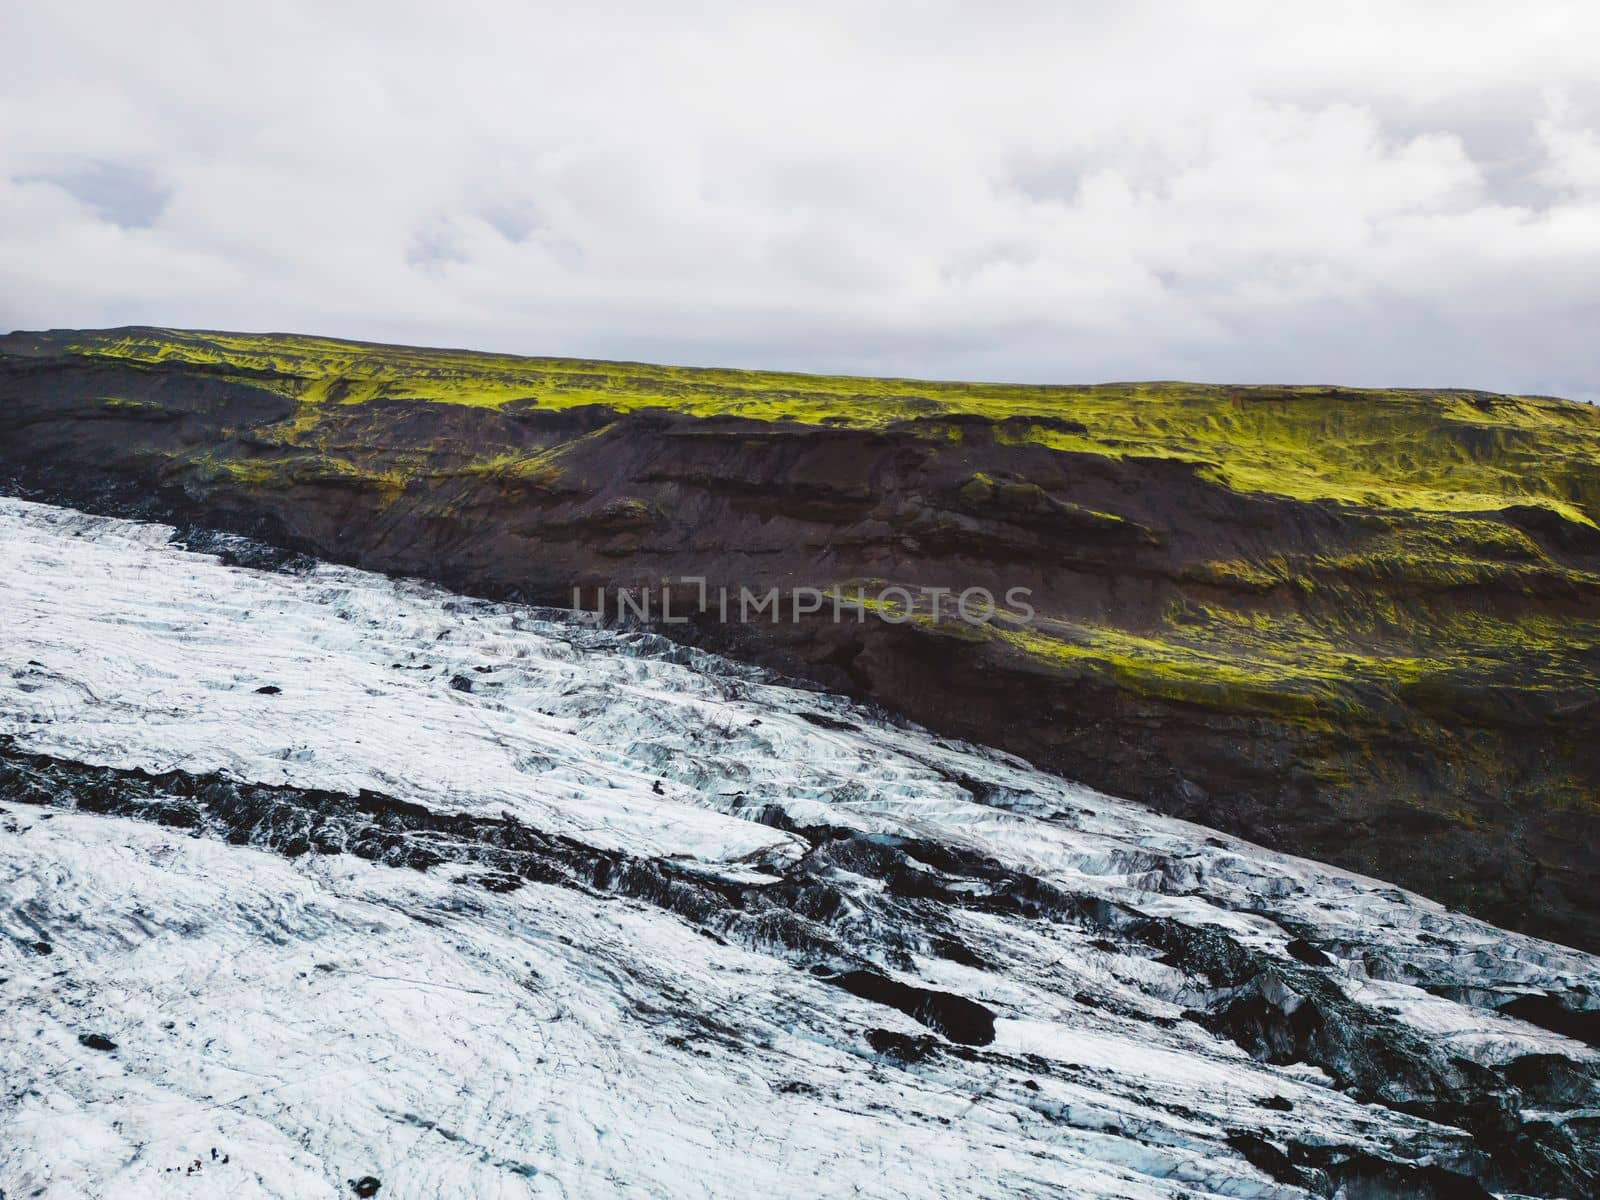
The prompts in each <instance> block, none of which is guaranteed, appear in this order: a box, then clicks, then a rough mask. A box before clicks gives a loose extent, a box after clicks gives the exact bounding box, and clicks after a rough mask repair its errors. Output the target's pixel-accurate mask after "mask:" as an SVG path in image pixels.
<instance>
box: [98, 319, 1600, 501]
mask: <svg viewBox="0 0 1600 1200" xmlns="http://www.w3.org/2000/svg"><path fill="white" fill-rule="evenodd" d="M71 348H72V349H73V350H74V351H75V352H77V353H79V354H82V355H84V356H86V357H90V358H97V359H113V360H117V361H121V362H128V363H147V364H166V365H169V366H170V365H174V364H182V365H185V366H192V367H194V368H195V369H197V370H202V371H205V372H208V373H218V374H222V375H223V376H225V377H227V378H231V379H235V380H238V381H240V382H248V383H251V384H254V385H256V386H259V387H265V388H268V389H271V390H274V391H277V392H279V393H280V394H282V395H285V396H287V397H290V398H292V399H294V400H296V401H297V402H299V404H300V405H301V411H300V412H299V414H298V415H297V417H296V419H295V422H294V426H295V429H297V430H299V431H300V432H308V431H309V430H311V429H312V428H313V427H314V426H315V425H316V424H317V422H318V421H319V419H320V417H321V415H322V410H323V409H324V408H325V407H326V406H329V405H354V404H362V403H366V402H369V401H373V400H380V399H411V400H425V401H433V402H439V403H447V404H466V405H480V406H491V407H493V406H500V405H504V404H507V403H510V402H513V401H515V402H518V403H521V404H526V405H531V406H536V407H540V408H546V409H563V408H572V407H575V406H578V405H589V404H601V405H607V406H609V407H611V408H613V409H616V410H618V411H630V410H637V409H644V408H666V409H671V410H673V411H676V412H683V413H688V414H692V415H696V416H702V417H745V418H751V419H756V420H764V421H778V420H784V421H795V422H800V423H804V424H814V425H843V426H851V427H864V426H871V427H878V426H887V425H892V424H904V425H905V426H906V427H909V428H915V429H917V430H918V431H919V432H920V433H922V434H923V435H924V436H927V437H930V438H939V439H941V440H955V439H959V438H960V437H961V436H962V432H961V426H960V425H959V424H958V423H956V422H953V421H948V420H941V418H953V417H974V416H975V417H983V418H988V419H989V420H991V421H993V422H996V424H995V425H994V426H993V436H995V437H996V438H997V439H1000V440H1006V441H1012V442H1019V443H1033V444H1038V445H1041V446H1045V447H1049V448H1050V449H1053V450H1057V451H1060V452H1063V453H1072V454H1094V455H1104V456H1114V457H1153V458H1163V459H1173V460H1178V461H1182V462H1186V463H1190V464H1193V465H1194V467H1195V468H1196V469H1197V470H1198V471H1199V472H1201V473H1202V474H1203V475H1204V476H1205V477H1206V478H1208V479H1211V480H1213V481H1215V482H1217V483H1219V484H1222V485H1224V486H1226V487H1229V488H1232V489H1234V490H1237V491H1242V492H1260V493H1268V494H1272V495H1281V496H1291V497H1296V498H1300V499H1308V500H1332V501H1338V502H1341V503H1346V504H1352V505H1359V506H1363V507H1371V508H1385V509H1391V510H1399V511H1406V512H1415V513H1473V512H1494V511H1497V510H1500V509H1504V508H1506V507H1509V506H1512V505H1532V506H1537V507H1540V508H1543V509H1546V510H1548V511H1550V512H1552V513H1555V514H1558V515H1559V516H1560V517H1561V518H1563V519H1564V520H1566V521H1568V522H1571V523H1573V524H1578V525H1585V526H1594V524H1595V519H1594V514H1596V513H1597V512H1600V471H1597V470H1596V465H1597V464H1600V412H1597V411H1596V410H1594V409H1592V408H1590V407H1589V406H1586V405H1581V404H1572V403H1568V402H1565V401H1560V400H1551V399H1544V398H1537V397H1519V396H1494V395H1486V394H1482V393H1471V392H1419V391H1360V390H1351V389H1344V388H1313V387H1291V388H1285V387H1221V386H1209V385H1201V384H1185V383H1119V384H1103V385H1092V386H1072V387H1033V386H1019V385H1005V384H978V383H940V382H925V381H916V380H905V379H858V378H849V377H840V376H820V375H801V374H793V373H781V372H765V371H732V370H711V369H699V368H688V367H667V366H651V365H648V364H641V363H619V362H597V361H589V360H579V359H555V358H517V357H512V356H509V355H495V354H479V353H473V352H468V351H460V350H423V349H413V348H409V347H392V346H373V345H366V344H362V343H355V342H341V341H334V340H331V339H326V338H314V337H299V336H290V335H277V334H269V335H252V334H227V333H190V332H178V331H168V330H161V331H154V330H152V331H144V332H131V333H130V332H126V331H123V332H119V333H117V334H115V335H101V336H81V337H80V338H79V340H77V341H76V342H75V343H74V344H73V345H72V347H71ZM974 483H975V484H977V483H978V480H976V479H975V480H974ZM979 490H981V489H979Z"/></svg>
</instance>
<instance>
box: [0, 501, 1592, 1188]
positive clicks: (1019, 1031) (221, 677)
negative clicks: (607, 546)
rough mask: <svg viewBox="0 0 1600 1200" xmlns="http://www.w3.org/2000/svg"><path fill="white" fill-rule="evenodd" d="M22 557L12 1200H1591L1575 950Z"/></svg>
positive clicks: (74, 538) (646, 659) (683, 695)
mask: <svg viewBox="0 0 1600 1200" xmlns="http://www.w3.org/2000/svg"><path fill="white" fill-rule="evenodd" d="M0 548H3V558H0V561H3V563H4V568H3V570H0V847H3V853H0V1200H20V1198H22V1197H34V1196H39V1197H84V1196H104V1197H114V1198H117V1200H121V1198H123V1197H146V1196H150V1197H154V1196H170V1195H176V1194H179V1193H180V1192H181V1193H182V1194H185V1195H200V1196H226V1197H340V1196H349V1195H372V1194H376V1195H379V1196H381V1197H384V1198H385V1200H387V1198H389V1197H480V1196H481V1197H506V1198H510V1197H546V1196H549V1197H557V1196H560V1197H591V1196H612V1195H627V1196H652V1197H653V1196H661V1197H680V1196H696V1197H700V1196H705V1197H721V1196H728V1197H736V1196H737V1197H745V1196H749V1195H752V1194H759V1195H765V1196H773V1197H786V1196H795V1197H801V1196H819V1195H828V1196H834V1195H856V1196H870V1197H928V1196H950V1197H967V1196H995V1197H1017V1196H1040V1197H1043V1196H1081V1197H1123V1198H1128V1200H1134V1198H1140V1200H1143V1198H1154V1197H1203V1196H1217V1197H1223V1196H1226V1197H1291V1196H1318V1195H1320V1196H1345V1197H1350V1198H1352V1200H1353V1198H1356V1197H1377V1196H1434V1195H1437V1196H1481V1195H1503V1196H1514V1195H1527V1196H1585V1195H1595V1194H1600V1053H1597V1051H1596V1049H1595V1034H1596V1028H1597V1024H1600V961H1597V960H1596V959H1594V958H1592V957H1590V956H1588V955H1585V954H1582V953H1580V952H1578V951H1576V950H1572V949H1568V948H1564V947H1561V946H1557V945H1554V944H1550V943H1546V942H1541V941H1538V940H1536V939H1532V938H1529V937H1525V936H1521V935H1518V934H1514V933H1508V932H1505V931H1503V930H1499V929H1496V928H1493V927H1491V926H1488V925H1486V924H1484V923H1482V922H1479V921H1476V920H1474V919H1472V918H1469V917H1466V916H1463V915H1460V914H1458V913H1454V912H1450V911H1447V910H1445V909H1444V908H1442V907H1440V906H1439V905H1437V904H1435V903H1432V902H1430V901H1428V900H1426V899H1424V898H1422V897H1419V896H1416V895H1414V894H1410V893H1407V892H1405V891H1402V890H1400V889H1398V888H1395V887H1393V886H1391V885H1388V884H1385V883H1383V882H1381V881H1377V880H1373V879H1367V878H1363V877H1361V876H1357V875H1353V874H1350V873H1348V872H1344V871H1340V870H1338V869H1335V868H1332V867H1329V866H1326V865H1322V864H1318V863H1314V862H1310V861H1306V860H1303V859H1297V858H1293V857H1289V856H1285V855H1281V854H1276V853H1272V852H1270V851H1267V850H1265V849H1263V848H1261V847H1258V846H1255V845H1252V844H1249V843H1247V842H1243V841H1240V840H1238V839H1236V838H1232V837H1229V836H1226V835H1224V834H1221V833H1218V832H1216V831H1213V830H1209V829H1206V828H1203V827H1201V826H1197V825H1192V824H1188V823H1185V822H1182V821H1178V820H1174V819H1171V818H1166V817H1163V816H1160V815H1157V814H1155V813H1153V812H1152V811H1150V810H1148V809H1146V808H1144V807H1143V806H1140V805H1137V804H1134V803H1131V802H1129V801H1126V800H1121V799H1118V798H1115V797H1111V796H1107V795H1103V794H1100V793H1098V792H1095V791H1092V790H1090V789H1088V788H1085V787H1082V786H1080V785H1077V784H1074V783H1072V782H1071V781H1069V780H1066V779H1063V778H1061V777H1058V776H1055V775H1052V774H1048V773H1045V772H1042V771H1039V770H1036V769H1034V768H1033V767H1031V766H1030V765H1029V764H1027V763H1025V762H1023V761H1021V760H1019V759H1017V758H1014V757H1012V756H1009V755H1006V754H1003V753H1000V752H998V751H995V750H992V749H987V748H984V747H980V746H974V745H969V744H965V743H960V742H955V741H951V740H948V739H944V738H940V737H937V736H934V735H932V734H930V733H928V732H927V731H925V730H922V729H920V728H918V727H915V726H913V725H910V724H907V723H905V722H901V721H897V720H895V719H893V718H891V717H890V716H888V715H886V714H883V713H880V712H876V711H872V710H870V709H867V708H863V707H860V706H857V705H854V704H851V703H849V702H848V701H846V700H844V699H842V698H840V697H836V696H831V695H827V694H823V693H819V692H816V691H812V690H808V689H805V688H803V687H798V686H793V685H791V684H788V683H786V682H785V681H783V680H781V679H778V678H775V677H774V676H772V675H770V674H768V673H766V672H763V671H760V670H757V669H754V668H751V667H747V666H743V665H740V664H738V663H736V662H732V661H729V660H727V659H723V658H719V657H716V656H713V655H710V654H706V653H703V652H700V651H697V650H694V649H692V648H687V647H684V646H680V645H675V644H673V643H671V642H668V641H666V640H664V639H662V638H661V637H659V636H657V635H655V634H652V633H650V632H649V631H647V630H641V629H630V628H614V627H606V626H602V625H598V624H594V623H591V622H587V621H584V620H581V619H578V618H575V617H574V616H572V615H571V614H563V613H560V612H556V611H552V610H539V609H531V608H527V607H522V606H518V605H514V604H503V603H493V602H489V601H485V600H481V599H477V598H473V597H468V596H462V595H456V594H452V593H450V592H448V591H445V590H443V589H440V588H437V587H434V586H431V585H429V584H426V583H422V582H419V581H415V580H402V579H390V578H386V577H383V576H379V575H374V574H370V573H366V572H362V571H358V570H354V569H351V568H346V567H340V566H334V565H329V564H325V563H315V562H309V561H305V560H291V561H282V560H281V557H280V558H274V557H273V556H271V555H268V554H265V553H263V551H262V548H260V547H256V546H254V545H253V544H251V543H247V542H244V541H241V540H239V539H232V538H226V537H221V536H215V535H205V534H202V533H198V532H196V531H178V530H175V529H173V528H170V527H168V526H164V525H159V524H152V523H141V522H133V521H125V520H119V519H113V518H106V517H96V516H90V515H87V514H84V513H81V512H77V511H74V510H72V509H67V508H61V507H54V506H50V505H44V504H37V503H32V502H29V501H25V500H20V499H0ZM1130 736H1133V735H1132V734H1130Z"/></svg>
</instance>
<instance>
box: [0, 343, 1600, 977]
mask: <svg viewBox="0 0 1600 1200" xmlns="http://www.w3.org/2000/svg"><path fill="white" fill-rule="evenodd" d="M0 474H3V476H4V477H5V478H7V479H8V480H9V482H10V486H11V487H12V488H14V489H18V490H23V491H28V492H32V493H34V494H42V495H44V496H47V497H49V498H54V499H58V500H63V501H67V502H71V503H75V504H79V505H82V506H84V507H88V508H91V509H97V510H101V511H119V512H129V511H131V512H137V513H140V514H144V515H148V516H153V517H159V518H161V519H164V520H169V521H174V522H178V523H180V524H182V523H193V524H198V525H204V526H209V527H216V528H222V529H226V530H230V531H234V532H240V533H245V534H249V535H252V536H255V537H258V538H260V539H262V540H264V541H268V542H271V543H273V544H276V545H281V546H284V547H287V548H290V549H295V550H303V551H306V552H309V553H314V554H317V555H320V556H325V557H328V558H331V559H336V560H341V561H346V562H351V563H355V564H359V565H361V566H365V567H370V568H374V569H378V570H384V571H390V572H397V573H404V574H415V575H423V576H427V577H430V578H434V579H437V580H440V581H442V582H445V583H447V584H450V585H451V586H454V587H458V588H462V589H467V590H474V591H478V592H483V593H488V594H494V595H500V596H515V597H520V598H523V599H527V600H531V601H537V602H542V603H554V604H561V605H567V604H570V602H571V596H572V589H573V588H574V587H579V588H583V589H586V595H587V596H588V597H591V598H592V596H593V594H594V593H593V589H594V588H596V587H606V588H610V589H615V588H617V587H636V588H637V587H647V586H648V587H654V588H659V587H660V586H661V584H662V581H663V580H664V579H675V578H678V577H682V576H703V577H705V578H706V579H707V580H708V582H709V584H710V586H711V587H712V588H713V589H715V587H716V586H718V585H719V584H726V585H730V586H733V587H734V588H737V587H739V586H741V585H743V586H746V587H749V588H752V589H756V590H760V589H764V588H767V587H773V586H776V587H780V588H784V589H792V588H796V587H819V588H827V587H829V586H831V585H835V584H845V585H854V584H864V585H870V586H869V590H870V591H875V590H877V589H878V588H879V587H881V586H883V585H885V584H896V585H901V586H906V587H910V588H918V587H927V588H953V589H955V590H956V591H959V590H961V589H963V588H968V587H985V588H988V589H990V590H991V591H992V592H994V593H995V594H996V595H997V596H1003V595H1004V594H1005V592H1006V591H1007V590H1009V589H1012V588H1018V587H1022V588H1028V589H1031V603H1032V605H1033V606H1034V608H1035V609H1036V610H1037V611H1036V615H1035V617H1034V619H1033V620H1032V621H1030V622H1028V623H1026V624H1018V623H1012V624H1005V623H997V624H993V625H990V626H986V627H982V628H975V627H973V626H971V625H968V624H966V623H964V622H960V621H951V620H948V619H942V620H934V619H933V618H932V616H931V614H930V613H927V612H920V613H917V614H915V615H914V617H913V619H911V620H909V621H906V622H904V623H901V624H891V623H888V622H885V621H883V620H881V619H879V618H878V617H877V616H875V615H874V616H868V617H867V618H866V619H865V620H864V621H861V622H859V623H857V622H855V621H853V620H851V621H845V622H842V623H835V622H834V621H832V620H831V613H830V612H828V611H826V610H825V611H824V612H823V613H822V614H818V615H813V616H807V617H803V618H802V619H800V620H799V621H790V620H789V619H788V617H789V613H787V612H786V613H785V614H784V615H785V619H784V620H783V621H782V622H780V623H777V624H773V623H769V622H768V621H767V620H766V619H765V618H763V619H761V620H759V621H755V622H751V623H747V624H742V625H740V624H730V625H723V624H721V623H719V622H715V621H699V622H696V623H693V624H691V625H688V626H682V627H677V628H676V629H675V630H673V631H672V632H675V633H676V635H677V636H679V637H682V638H686V639H693V640H699V641H702V642H704V643H706V644H710V645H714V646H716V647H717V648H719V649H724V650H729V651H732V652H734V653H736V654H739V655H741V656H744V657H747V658H751V659H756V660H759V661H762V662H764V663H767V664H769V665H772V666H774V667H777V668H779V669H781V670H784V671H787V672H789V673H791V674H793V675H795V676H798V677H804V678H808V679H811V680H814V681H815V682H816V683H818V684H820V685H822V686H825V687H829V688H836V689H841V690H845V691H848V692H850V693H852V694H854V695H856V696H859V697H868V698H871V699H873V700H876V701H878V702H879V703H881V704H882V705H883V706H884V707H886V708H888V709H890V710H894V711H897V712H901V713H904V714H906V715H908V716H910V717H912V718H914V719H916V720H918V721H921V722H923V723H925V724H927V725H929V726H931V727H933V728H935V729H937V730H940V731H943V732H946V733H950V734H955V735H961V736H965V737H971V738H974V739H978V740H982V741H985V742H989V743H993V744H996V745H999V746H1002V747H1005V748H1007V749H1010V750H1013V751H1015V752H1017V753H1019V754H1022V755H1025V756H1027V757H1028V758H1030V759H1033V760H1035V761H1037V762H1039V763H1040V764H1042V765H1045V766H1048V767H1051V768H1053V769H1056V770H1059V771H1061V772H1063V773H1065V774H1067V775H1069V776H1072V777H1075V778H1078V779H1082V780H1084V781H1085V782H1087V783H1090V784H1092V785H1094V786H1096V787H1099V788H1103V789H1105V790H1107V791H1111V792H1116V793H1120V794H1125V795H1132V796H1137V797H1140V798H1143V799H1146V800H1148V801H1149V802H1151V803H1152V804H1154V805H1156V806H1158V807H1160V808H1162V809H1164V810H1166V811H1169V812H1175V813H1178V814H1180V815H1183V816H1186V817H1190V818H1192V819H1194V820H1197V821H1201V822H1205V823H1208V824H1212V825H1215V826H1219V827H1222V828H1225V829H1227V830H1230V831H1233V832H1236V833H1240V834H1243V835H1245V836H1248V837H1250V838H1253V839H1256V840H1259V841H1262V842H1265V843H1267V844H1269V845H1272V846H1276V847H1279V848H1283V849H1287V850H1292V851H1295V852H1297V853H1302V854H1307V855H1311V856H1314V857H1317V858H1322V859H1325V860H1328V861H1332V862H1335V863H1337V864H1339V865H1342V866H1347V867H1351V868H1354V869H1357V870H1361V871H1365V872H1368V873H1371V874H1374V875H1377V876H1380V877H1384V878H1388V879H1392V880H1394V881H1396V882H1399V883H1402V884H1404V885H1406V886H1408V887H1412V888H1415V889H1417V890H1419V891H1421V892H1423V893H1425V894H1427V895H1430V896H1433V897H1435V898H1437V899H1439V900H1441V901H1443V902H1445V903H1447V904H1451V905H1455V906H1459V907H1462V908H1465V909H1467V910H1469V911H1471V912H1474V913H1476V914H1478V915H1481V916H1484V917H1486V918H1488V919H1490V920H1492V921H1494V922H1496V923H1499V924H1502V925H1506V926H1510V927H1513V928H1517V929H1523V930H1527V931H1529V932H1533V933H1537V934H1540V935H1542V936H1545V937H1549V938H1552V939H1555V940H1558V941H1564V942H1568V943H1570V944H1573V945H1576V946H1580V947H1583V948H1586V949H1591V950H1593V949H1596V948H1600V902H1597V900H1596V893H1595V889H1594V887H1593V870H1592V863H1593V862H1594V860H1595V854H1596V850H1597V848H1600V692H1597V691H1596V686H1595V685H1596V681H1597V680H1600V528H1597V527H1596V524H1595V521H1596V519H1597V518H1600V413H1596V412H1595V411H1593V410H1591V409H1588V408H1586V407H1584V406H1580V405H1572V404H1566V403H1563V402H1560V401H1551V400H1542V399H1529V398H1515V397H1500V396H1488V395H1480V394H1473V393H1421V392H1407V393H1397V392H1372V393H1363V392H1352V391H1344V390H1330V389H1274V388H1203V387H1197V386H1192V385H1137V386H1136V385H1126V386H1121V387H1106V388H1083V389H1070V388H1060V389H1029V388H998V387H981V386H971V385H939V384H925V383H910V382H901V381H860V380H856V381H851V380H831V379H809V378H808V377H803V376H781V375H772V376H762V375H758V374H751V373H744V372H693V371H684V370H675V369H670V368H652V367H643V366H631V365H627V364H603V363H573V362H563V361H560V360H518V359H504V358H496V357H492V356H476V355H465V354H460V353H456V352H428V351H415V350H407V349H403V348H384V347H368V346H358V345H353V344H349V343H336V342H323V341H316V340H312V339H301V338H287V337H285V338H272V337H246V336H240V335H195V334H179V333H173V332H171V331H155V330H123V331H112V332H109V333H96V334H50V335H30V334H16V335H12V336H11V337H9V338H5V339H0ZM690 594H691V591H690V589H688V588H687V587H680V591H679V595H680V599H681V601H682V602H683V606H684V607H686V606H687V601H688V597H689V595H690Z"/></svg>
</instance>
